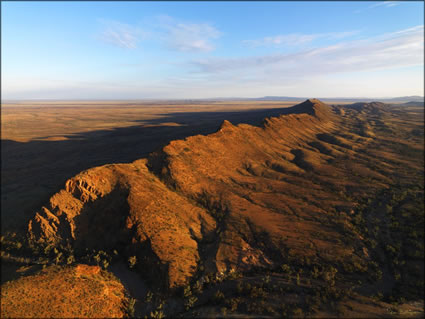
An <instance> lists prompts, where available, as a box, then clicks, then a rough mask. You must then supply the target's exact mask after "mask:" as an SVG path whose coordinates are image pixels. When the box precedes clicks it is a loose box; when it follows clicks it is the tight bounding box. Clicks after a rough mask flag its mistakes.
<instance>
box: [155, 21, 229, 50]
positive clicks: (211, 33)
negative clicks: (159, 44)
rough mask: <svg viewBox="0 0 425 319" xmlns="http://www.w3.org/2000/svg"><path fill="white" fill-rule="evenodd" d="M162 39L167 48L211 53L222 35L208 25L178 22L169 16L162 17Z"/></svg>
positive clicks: (160, 22) (160, 26)
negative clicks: (215, 41) (216, 40)
mask: <svg viewBox="0 0 425 319" xmlns="http://www.w3.org/2000/svg"><path fill="white" fill-rule="evenodd" d="M158 20H159V25H158V27H159V29H160V33H161V34H162V36H161V38H162V40H163V41H164V42H165V43H166V45H167V47H168V48H170V49H173V50H177V51H183V52H209V51H212V50H214V49H215V45H214V43H213V40H214V39H217V38H219V37H220V35H221V33H220V32H219V31H218V30H217V29H216V28H215V27H214V26H212V25H210V24H208V23H191V22H182V21H176V20H175V19H173V18H171V17H169V16H160V17H158Z"/></svg>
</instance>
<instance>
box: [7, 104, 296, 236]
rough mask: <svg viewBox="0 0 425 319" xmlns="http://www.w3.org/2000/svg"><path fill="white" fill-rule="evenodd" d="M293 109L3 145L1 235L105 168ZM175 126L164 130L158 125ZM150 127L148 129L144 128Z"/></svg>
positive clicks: (195, 115)
mask: <svg viewBox="0 0 425 319" xmlns="http://www.w3.org/2000/svg"><path fill="white" fill-rule="evenodd" d="M290 112H291V108H279V109H277V108H275V109H273V108H272V109H261V110H249V111H231V112H181V113H177V112H176V113H168V114H164V116H163V117H161V118H159V119H152V120H148V121H141V120H137V119H135V121H134V122H135V123H140V125H135V126H131V127H124V128H115V129H111V130H98V131H91V132H86V133H79V134H73V135H67V136H66V138H67V139H66V140H59V141H52V140H50V141H49V140H32V141H30V142H16V141H12V140H2V141H1V186H2V188H1V212H2V231H8V230H11V231H19V230H24V228H25V227H26V222H27V221H28V219H29V218H30V217H32V216H33V214H34V213H35V211H36V210H37V209H39V208H40V207H41V206H42V205H44V204H45V203H46V202H47V201H48V200H49V198H50V196H51V195H53V194H54V193H55V192H57V191H58V190H59V189H61V188H63V187H64V183H65V181H66V180H67V179H69V178H70V177H72V176H74V175H76V174H78V173H79V172H81V171H83V170H85V169H88V168H91V167H95V166H100V165H104V164H110V163H130V162H132V161H134V160H137V159H140V158H143V157H146V156H147V155H148V154H149V153H151V152H153V151H155V150H158V149H161V148H162V147H163V146H165V145H166V144H168V143H169V142H170V141H171V140H176V139H183V138H185V137H188V136H192V135H197V134H210V133H213V132H216V131H217V130H218V128H219V127H220V125H221V123H222V122H223V121H224V120H228V121H230V122H231V123H232V124H235V125H237V124H240V123H247V124H251V125H260V124H261V123H262V121H263V119H264V118H265V117H271V116H279V115H280V114H285V113H290ZM167 122H168V123H170V122H173V123H177V124H179V126H165V125H161V123H167ZM147 125H148V126H147Z"/></svg>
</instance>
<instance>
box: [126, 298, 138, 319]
mask: <svg viewBox="0 0 425 319" xmlns="http://www.w3.org/2000/svg"><path fill="white" fill-rule="evenodd" d="M135 305H136V299H134V298H129V299H128V300H127V305H126V313H127V315H128V316H129V317H130V318H134V312H135V308H134V306H135Z"/></svg>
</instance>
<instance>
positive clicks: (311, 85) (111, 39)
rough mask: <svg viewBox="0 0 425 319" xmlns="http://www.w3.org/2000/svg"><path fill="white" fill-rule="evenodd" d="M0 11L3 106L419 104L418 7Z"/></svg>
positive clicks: (10, 6)
mask: <svg viewBox="0 0 425 319" xmlns="http://www.w3.org/2000/svg"><path fill="white" fill-rule="evenodd" d="M1 5H2V12H1V15H2V101H5V100H170V99H172V100H180V99H217V98H234V97H236V98H238V97H240V98H258V97H262V96H289V97H298V96H303V97H304V96H307V97H317V98H323V99H326V98H344V99H347V98H365V97H370V98H391V97H400V96H414V95H418V96H423V95H424V89H423V87H424V62H423V61H424V15H423V9H424V3H423V2H422V1H421V2H419V1H416V2H415V1H412V2H410V1H409V2H404V1H381V2H342V1H341V2H318V3H312V2H261V3H260V2H245V3H244V2H228V3H224V2H173V3H170V2H3V3H2V4H1ZM223 12H225V14H223ZM260 13H261V14H260Z"/></svg>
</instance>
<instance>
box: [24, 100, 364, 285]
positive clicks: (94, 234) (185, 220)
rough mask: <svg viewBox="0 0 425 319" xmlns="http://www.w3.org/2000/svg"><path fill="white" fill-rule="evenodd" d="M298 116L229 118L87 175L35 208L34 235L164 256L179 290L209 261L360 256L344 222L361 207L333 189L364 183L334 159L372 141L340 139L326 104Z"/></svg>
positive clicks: (256, 263)
mask: <svg viewBox="0 0 425 319" xmlns="http://www.w3.org/2000/svg"><path fill="white" fill-rule="evenodd" d="M289 112H290V113H291V114H288V115H282V116H280V117H277V118H268V119H265V120H264V124H263V126H262V127H255V126H250V125H247V124H240V125H238V126H234V125H232V124H231V123H230V122H228V121H225V122H224V123H223V124H222V126H221V127H220V129H219V130H218V131H217V132H216V133H214V134H211V135H208V136H202V135H197V136H193V137H189V138H187V139H185V140H178V141H172V142H171V143H169V145H167V146H166V147H164V148H163V150H162V151H160V152H157V153H153V154H151V155H150V156H149V158H148V159H141V160H138V161H135V162H133V163H131V164H115V165H106V166H102V167H96V168H92V169H89V170H87V171H84V172H82V173H80V174H78V175H77V176H75V177H73V178H71V179H70V180H68V181H67V183H66V185H65V189H63V190H61V191H59V192H58V193H57V194H55V195H54V196H53V197H52V198H51V199H50V202H49V204H48V205H46V206H45V207H42V209H41V210H39V211H38V212H37V213H36V214H35V217H34V218H33V219H32V220H31V221H30V222H29V225H28V233H29V237H30V239H31V240H32V241H35V242H40V243H42V242H51V243H61V242H66V241H69V242H70V243H72V245H74V246H75V247H76V248H84V247H93V248H98V249H100V248H102V249H105V248H115V247H121V248H123V249H131V250H132V251H134V252H135V254H136V255H137V256H138V257H139V259H140V260H144V264H143V265H144V267H145V268H146V267H147V266H149V267H153V266H155V267H156V265H157V264H159V267H157V268H158V269H159V270H160V271H161V272H162V275H166V276H163V277H164V278H167V279H166V282H165V284H166V286H167V287H169V288H174V287H178V286H181V285H183V284H185V283H186V282H187V281H188V280H189V279H190V278H191V276H193V274H194V273H195V271H196V269H197V267H198V266H199V265H200V261H202V263H203V264H204V266H205V269H206V271H215V270H218V271H225V270H229V269H231V268H234V269H239V270H249V269H252V268H253V267H274V266H278V265H279V264H280V263H281V262H282V260H284V259H285V258H300V259H305V258H313V259H314V258H320V259H322V260H324V261H326V260H332V261H334V260H335V258H336V257H337V258H339V259H341V260H344V259H346V258H348V259H350V260H352V259H355V258H357V259H358V260H359V261H358V262H361V260H362V259H365V258H367V251H366V253H365V252H364V246H363V244H362V243H361V241H358V243H356V242H354V241H353V242H352V243H350V245H346V244H344V241H347V239H349V238H352V239H353V238H358V237H356V236H358V235H357V234H356V233H355V231H354V230H353V229H352V228H350V224H349V223H348V224H347V221H346V219H345V218H344V216H345V212H348V211H349V210H350V205H351V204H350V202H349V201H347V200H346V199H342V198H341V196H340V195H339V194H338V193H337V192H335V191H332V192H330V191H329V190H330V188H331V187H332V183H334V182H335V181H336V180H338V182H337V183H338V185H342V186H341V187H343V188H344V189H345V188H349V187H353V186H356V185H354V183H353V182H352V181H351V180H350V173H349V172H348V171H345V170H342V169H338V168H336V167H335V166H331V165H330V163H331V162H332V161H335V160H337V159H338V157H341V156H353V158H354V151H353V149H356V148H359V147H365V145H367V143H368V139H367V138H365V137H362V136H360V135H356V134H354V133H353V134H352V136H353V138H352V139H350V137H347V136H345V137H342V136H339V137H338V136H335V134H336V133H335V132H338V131H339V130H340V128H341V125H342V124H341V122H342V120H341V118H340V117H339V115H337V114H336V113H334V111H333V109H332V108H331V107H330V106H328V105H326V104H323V103H321V102H320V101H318V100H315V99H313V100H307V101H305V102H304V103H301V104H299V105H296V106H294V107H293V108H292V109H291V110H289V111H288V113H289ZM347 139H348V140H347ZM359 165H360V166H361V164H359ZM329 185H330V186H329ZM338 229H344V232H343V233H341V232H339V231H337V230H338ZM129 247H130V248H129ZM146 256H148V257H146Z"/></svg>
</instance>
